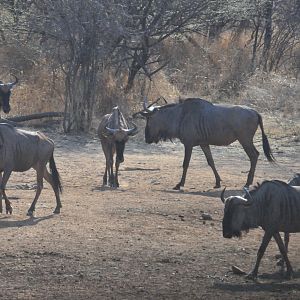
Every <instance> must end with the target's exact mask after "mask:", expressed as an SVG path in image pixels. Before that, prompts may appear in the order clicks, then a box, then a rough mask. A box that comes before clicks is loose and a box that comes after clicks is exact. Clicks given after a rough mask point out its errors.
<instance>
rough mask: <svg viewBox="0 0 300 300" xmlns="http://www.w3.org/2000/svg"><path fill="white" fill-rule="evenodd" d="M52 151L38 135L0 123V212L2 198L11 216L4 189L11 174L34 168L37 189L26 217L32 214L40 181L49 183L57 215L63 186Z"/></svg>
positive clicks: (44, 139) (40, 189)
mask: <svg viewBox="0 0 300 300" xmlns="http://www.w3.org/2000/svg"><path fill="white" fill-rule="evenodd" d="M53 151H54V143H53V141H52V140H50V139H49V138H47V137H46V136H45V135H44V134H42V133H41V132H30V131H25V130H22V129H17V128H15V127H13V126H11V125H9V124H4V123H0V175H1V190H0V211H1V212H2V195H3V197H4V199H5V204H6V213H8V212H9V213H12V207H11V204H10V201H9V200H8V198H7V196H6V193H5V187H6V184H7V181H8V179H9V177H10V175H11V173H12V172H13V171H14V172H24V171H27V170H29V169H30V168H33V169H35V170H36V174H37V189H36V194H35V197H34V200H33V202H32V204H31V206H30V208H29V210H28V213H27V215H30V216H31V215H32V214H33V212H34V210H35V205H36V202H37V200H38V198H39V196H40V194H41V191H42V189H43V178H45V179H46V181H47V182H49V183H50V185H51V186H52V188H53V190H54V193H55V197H56V208H55V210H54V213H60V208H61V207H62V205H61V201H60V195H59V194H60V193H61V191H62V185H61V182H60V177H59V173H58V171H57V168H56V165H55V161H54V157H53ZM48 162H49V166H50V171H51V173H49V172H48V170H47V167H46V165H47V163H48ZM2 172H3V177H2Z"/></svg>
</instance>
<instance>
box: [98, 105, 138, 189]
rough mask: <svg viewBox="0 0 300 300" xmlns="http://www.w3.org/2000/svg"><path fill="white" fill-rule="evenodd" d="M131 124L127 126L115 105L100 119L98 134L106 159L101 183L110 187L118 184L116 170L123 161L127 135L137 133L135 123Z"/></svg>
mask: <svg viewBox="0 0 300 300" xmlns="http://www.w3.org/2000/svg"><path fill="white" fill-rule="evenodd" d="M132 126H133V127H131V128H129V124H128V122H127V121H126V119H125V118H124V116H123V114H122V113H121V111H120V109H119V108H118V107H117V106H116V107H114V108H113V110H112V113H110V114H107V115H105V116H103V118H102V119H101V121H100V124H99V127H98V136H99V138H100V141H101V146H102V150H103V152H104V155H105V159H106V165H105V172H104V175H103V185H106V184H109V186H111V187H118V186H119V180H118V171H119V166H120V163H122V162H123V161H124V150H125V144H126V142H127V141H128V138H129V136H133V135H135V134H136V133H137V127H136V125H135V124H133V123H132ZM115 153H116V164H115V168H116V171H115V174H114V172H113V164H114V154H115ZM107 175H108V177H107ZM107 179H108V181H107Z"/></svg>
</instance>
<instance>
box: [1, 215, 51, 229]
mask: <svg viewBox="0 0 300 300" xmlns="http://www.w3.org/2000/svg"><path fill="white" fill-rule="evenodd" d="M53 217H54V215H53V214H51V215H48V216H44V217H37V218H36V217H29V218H27V219H25V220H10V218H9V217H6V216H5V217H2V218H0V229H3V228H13V227H23V226H34V225H37V224H38V223H39V222H41V221H45V220H50V219H52V218H53Z"/></svg>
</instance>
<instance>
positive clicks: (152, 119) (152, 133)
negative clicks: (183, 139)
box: [139, 98, 170, 144]
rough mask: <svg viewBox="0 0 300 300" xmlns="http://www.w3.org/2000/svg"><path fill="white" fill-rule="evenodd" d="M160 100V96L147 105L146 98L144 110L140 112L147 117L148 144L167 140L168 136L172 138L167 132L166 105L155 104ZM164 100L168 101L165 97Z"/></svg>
mask: <svg viewBox="0 0 300 300" xmlns="http://www.w3.org/2000/svg"><path fill="white" fill-rule="evenodd" d="M159 100H160V98H158V99H157V100H156V101H155V102H154V103H152V104H150V105H147V102H146V101H145V100H144V110H143V111H141V112H139V113H140V114H141V115H142V116H144V117H145V118H146V127H145V141H146V143H147V144H151V143H158V142H159V141H160V140H164V141H165V140H166V139H167V138H170V137H169V136H168V133H167V132H166V127H167V126H166V124H165V122H166V120H165V118H164V115H163V114H164V106H162V107H161V106H154V104H155V103H157V102H158V101H159ZM164 101H165V103H166V100H165V99H164ZM165 107H166V106H165Z"/></svg>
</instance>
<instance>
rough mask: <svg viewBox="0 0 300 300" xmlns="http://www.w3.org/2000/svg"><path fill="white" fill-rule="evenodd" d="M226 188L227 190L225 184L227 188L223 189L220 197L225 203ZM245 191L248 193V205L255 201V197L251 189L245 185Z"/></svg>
mask: <svg viewBox="0 0 300 300" xmlns="http://www.w3.org/2000/svg"><path fill="white" fill-rule="evenodd" d="M225 190H226V186H225V188H224V189H223V191H222V192H221V196H220V198H221V200H222V202H223V203H225V197H224V194H225ZM244 192H245V193H246V195H247V196H248V199H247V200H248V201H247V202H246V203H247V205H251V204H252V202H253V198H252V196H251V194H250V192H249V190H248V189H247V188H245V187H244Z"/></svg>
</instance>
